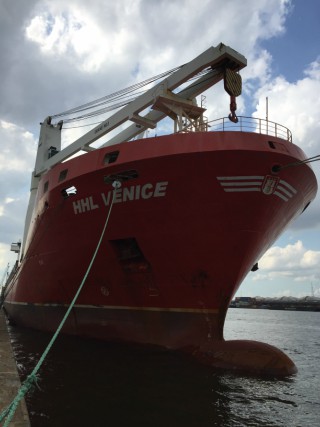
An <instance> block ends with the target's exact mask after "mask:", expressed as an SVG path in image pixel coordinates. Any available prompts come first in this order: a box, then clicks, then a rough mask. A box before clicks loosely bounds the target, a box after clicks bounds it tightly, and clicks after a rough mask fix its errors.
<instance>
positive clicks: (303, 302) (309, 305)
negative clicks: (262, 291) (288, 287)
mask: <svg viewBox="0 0 320 427" xmlns="http://www.w3.org/2000/svg"><path fill="white" fill-rule="evenodd" d="M229 307H230V308H256V309H265V310H291V311H320V298H317V297H304V298H293V297H291V298H288V297H282V298H274V299H273V298H260V297H256V298H251V297H236V298H235V299H234V300H232V301H231V303H230V305H229Z"/></svg>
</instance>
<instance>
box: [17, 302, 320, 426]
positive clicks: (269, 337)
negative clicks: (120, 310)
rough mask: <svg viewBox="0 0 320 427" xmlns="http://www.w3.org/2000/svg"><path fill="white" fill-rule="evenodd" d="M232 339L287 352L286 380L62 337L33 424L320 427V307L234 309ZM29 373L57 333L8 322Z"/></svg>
mask: <svg viewBox="0 0 320 427" xmlns="http://www.w3.org/2000/svg"><path fill="white" fill-rule="evenodd" d="M225 337H226V339H248V338H249V339H255V340H260V341H264V342H267V343H269V344H273V345H275V346H277V347H279V348H281V349H282V350H284V351H285V352H286V353H287V354H288V355H289V356H290V357H291V358H292V359H293V360H294V362H295V363H296V365H297V366H298V369H299V372H298V374H296V375H295V376H293V377H291V378H289V379H286V380H274V379H261V378H256V377H248V376H235V375H232V374H228V373H223V372H219V371H215V370H214V369H212V368H210V367H207V366H202V365H200V364H198V363H196V362H195V361H194V360H192V359H191V358H190V357H188V356H186V355H182V354H179V353H176V352H169V351H165V350H161V349H155V348H149V347H141V346H132V345H124V344H121V345H120V344H110V343H103V342H98V341H93V340H83V339H79V338H76V337H66V336H60V337H59V338H58V340H57V342H56V343H55V345H54V347H53V348H52V350H51V351H50V353H49V354H48V357H47V359H46V361H45V363H44V365H43V366H42V368H41V371H40V379H39V387H40V389H37V388H35V389H34V390H33V391H32V392H30V393H29V395H28V396H27V399H26V400H27V405H28V409H29V413H30V418H31V422H32V427H36V426H39V427H40V426H41V427H42V426H55V427H56V426H59V427H63V426H68V427H70V426H90V427H92V426H93V427H100V426H101V427H104V426H112V427H126V426H130V427H134V426H139V427H158V426H159V427H160V426H161V427H163V426H170V427H171V426H184V427H189V426H190V427H191V426H192V427H206V426H224V427H229V426H230V427H234V426H268V427H272V426H290V427H298V426H301V427H306V426H308V427H313V426H314V427H318V426H319V425H320V386H319V383H320V372H319V366H318V365H319V360H320V358H319V356H320V313H312V312H291V311H272V310H246V309H230V310H229V312H228V316H227V321H226V326H225ZM11 338H12V342H13V346H14V350H15V355H16V358H17V362H18V366H19V368H20V371H21V374H22V375H27V374H29V373H30V372H31V370H32V368H33V367H34V366H35V363H36V362H37V360H38V359H39V357H40V355H41V353H42V351H43V350H44V348H45V347H46V345H47V343H48V342H49V340H50V338H51V335H50V334H46V333H41V332H37V331H30V330H25V329H21V328H11Z"/></svg>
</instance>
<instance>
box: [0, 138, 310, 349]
mask: <svg viewBox="0 0 320 427" xmlns="http://www.w3.org/2000/svg"><path fill="white" fill-rule="evenodd" d="M269 139H270V137H268V136H263V135H257V134H251V133H249V134H246V133H235V132H230V133H226V132H221V133H220V132H214V133H196V134H181V135H174V136H165V137H158V138H153V139H149V140H141V141H136V142H134V143H125V144H122V145H120V146H114V147H111V148H110V147H109V148H107V149H101V150H97V151H96V152H94V153H89V154H87V155H86V156H82V157H79V158H77V159H73V160H70V161H69V162H66V163H63V164H59V165H57V166H56V167H55V168H53V169H52V170H51V171H49V173H47V175H45V176H44V177H43V178H42V182H43V183H42V185H40V188H41V191H39V194H38V196H37V204H36V211H35V212H34V216H33V221H32V227H31V231H30V233H29V237H28V243H27V247H26V250H25V254H24V257H23V260H22V263H21V266H20V268H19V270H18V272H17V274H16V276H15V278H14V279H13V281H12V283H11V284H10V286H9V287H8V292H7V296H6V302H5V307H6V310H7V312H8V313H9V315H10V317H11V318H13V320H15V321H17V322H18V323H20V324H23V325H25V326H29V327H36V328H41V329H46V330H53V329H55V328H56V326H57V324H58V322H59V319H60V318H61V317H62V314H63V312H64V310H65V306H66V305H68V304H69V303H70V301H71V300H72V298H73V296H74V294H75V292H76V290H77V288H78V287H79V285H80V283H81V280H82V278H83V276H84V274H85V272H86V269H87V267H88V265H89V263H90V261H91V258H92V255H93V252H94V250H95V247H96V245H97V242H98V239H99V237H100V234H101V231H102V227H103V224H104V221H105V219H106V216H107V214H108V211H109V208H110V200H111V195H112V191H113V189H112V186H111V184H112V180H114V179H116V178H117V179H118V178H119V177H122V179H123V183H122V187H121V189H119V190H117V192H116V195H115V203H114V205H113V209H112V213H111V216H110V220H109V224H108V228H107V230H106V233H105V236H104V239H103V242H102V245H101V247H100V250H99V252H98V255H97V258H96V260H95V262H94V264H93V267H92V269H91V271H90V274H89V276H88V278H87V280H86V283H85V286H84V288H83V290H82V292H81V294H80V296H79V298H78V301H77V306H76V307H75V309H74V310H73V313H72V315H71V317H70V319H69V323H68V325H67V326H66V327H65V332H68V333H73V334H79V335H85V336H92V337H97V338H102V339H124V340H129V341H136V342H141V343H150V344H159V345H163V346H166V347H169V348H201V347H203V348H205V347H206V345H207V344H208V343H210V342H223V324H224V318H225V313H226V310H227V307H228V305H229V302H230V300H231V299H232V297H233V295H234V294H235V292H236V290H237V289H238V287H239V285H240V283H241V282H242V280H243V279H244V277H245V276H246V275H247V274H248V272H249V271H250V269H251V268H252V266H253V265H254V264H255V263H256V262H257V261H258V260H259V258H260V257H261V256H262V255H263V253H264V252H265V251H266V250H267V249H268V248H269V247H270V246H271V245H272V243H273V242H274V241H275V240H276V239H277V238H278V237H279V235H280V234H281V233H282V231H283V230H284V229H285V227H286V226H287V225H288V224H289V223H290V222H291V221H292V220H293V219H294V218H295V217H296V216H297V215H299V214H300V213H301V212H302V211H303V209H304V208H305V206H306V205H307V204H308V203H309V202H310V201H311V200H312V199H313V198H314V197H315V193H316V188H317V185H316V180H315V177H314V174H313V172H312V170H311V169H310V168H309V166H307V165H303V166H299V167H295V168H286V169H283V170H281V171H280V172H279V173H274V172H272V171H273V170H275V169H274V166H278V165H280V166H281V165H285V164H288V163H293V162H296V161H299V160H303V159H304V158H305V156H304V153H303V152H302V151H301V150H300V149H299V148H298V147H296V146H294V145H293V144H290V143H287V142H285V141H283V140H278V139H277V138H273V143H272V146H271V145H270V144H269ZM274 147H276V148H274ZM110 153H117V154H116V156H117V160H116V161H115V162H112V163H106V160H105V159H106V158H107V159H109V158H110V156H109V154H110ZM108 156H109V157H108ZM65 170H67V173H65V175H66V178H65V179H63V180H61V179H60V178H61V175H62V172H63V171H65ZM59 179H60V182H59ZM71 186H74V187H75V188H76V189H77V194H76V195H70V196H69V197H63V194H64V196H66V194H65V192H63V190H65V189H68V188H70V187H71ZM60 315H61V317H60Z"/></svg>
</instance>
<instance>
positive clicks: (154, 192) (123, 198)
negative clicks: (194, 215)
mask: <svg viewBox="0 0 320 427" xmlns="http://www.w3.org/2000/svg"><path fill="white" fill-rule="evenodd" d="M167 186H168V181H162V182H157V183H156V184H151V183H147V184H144V185H131V186H130V187H120V188H118V189H116V190H110V191H108V192H107V193H101V199H102V205H103V206H109V205H110V203H111V200H112V194H113V191H114V201H113V203H124V202H129V201H133V200H140V199H142V200H148V199H151V198H152V197H164V196H165V195H166V192H167ZM99 208H100V205H99V203H97V202H96V201H94V199H93V196H88V197H85V198H83V199H80V200H77V201H75V202H73V211H74V213H75V214H79V213H84V212H89V211H92V210H95V209H99Z"/></svg>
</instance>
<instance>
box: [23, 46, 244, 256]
mask: <svg viewBox="0 0 320 427" xmlns="http://www.w3.org/2000/svg"><path fill="white" fill-rule="evenodd" d="M246 65H247V61H246V58H245V57H244V56H243V55H241V54H240V53H238V52H236V51H235V50H233V49H232V48H230V47H228V46H226V45H224V44H223V43H220V44H219V45H217V46H216V47H210V48H209V49H207V50H206V51H204V52H203V53H202V54H200V55H199V56H197V57H196V58H194V59H193V60H191V61H190V62H188V63H186V64H184V65H182V66H181V67H179V68H178V69H176V70H175V71H173V72H172V73H171V74H170V75H169V76H168V77H166V78H164V79H163V80H162V81H160V82H159V83H158V84H156V85H155V86H153V87H152V88H151V89H149V90H147V91H146V92H145V93H144V94H142V95H140V96H138V97H137V98H136V99H134V100H133V101H132V102H130V103H129V104H127V105H126V106H124V107H123V108H121V109H120V110H119V111H117V112H116V113H114V114H113V115H111V116H110V117H108V118H107V119H106V120H104V121H102V122H101V123H100V124H98V125H97V126H95V127H94V128H93V129H91V130H90V131H89V132H87V133H86V134H84V135H83V136H81V137H80V138H79V139H77V140H76V141H74V142H73V143H71V144H70V145H68V146H67V147H65V148H64V149H61V129H62V126H63V122H62V121H60V122H58V123H57V124H52V120H51V117H47V118H46V119H45V120H44V121H43V123H41V129H40V137H39V143H38V150H37V156H36V162H35V169H34V171H33V173H32V177H31V187H30V199H29V205H28V209H27V215H26V221H25V228H24V236H23V247H22V251H21V253H22V256H23V252H24V243H25V241H26V236H27V233H28V229H29V225H30V221H31V217H32V212H33V208H34V204H35V199H36V194H37V190H38V185H39V182H40V178H41V176H42V175H43V174H44V173H45V172H47V171H48V170H49V169H51V168H52V167H54V165H56V164H58V163H61V162H63V161H66V160H68V159H69V158H70V157H71V156H74V155H75V154H76V153H78V152H80V151H85V152H89V151H92V150H95V149H96V148H94V147H92V146H91V144H92V143H94V142H95V141H97V140H98V139H100V138H101V137H103V136H104V135H106V134H107V133H109V132H111V131H112V130H114V129H115V128H117V127H119V126H121V125H122V124H123V123H124V122H126V121H128V120H129V121H131V122H133V124H131V125H130V126H128V127H127V128H126V129H124V130H122V131H120V132H119V133H118V134H117V135H116V136H114V137H112V138H111V139H109V140H108V141H107V142H106V143H104V144H103V145H102V146H101V147H104V146H108V145H114V144H118V143H122V142H125V141H130V140H131V139H132V138H134V137H136V136H137V135H139V134H142V133H144V132H145V131H146V130H147V129H150V128H155V127H156V125H157V123H158V122H159V121H160V120H162V119H164V118H165V117H168V116H169V117H171V118H172V119H173V120H174V121H175V132H177V131H182V130H183V126H184V122H185V121H187V122H188V123H189V126H190V127H191V128H193V129H194V130H200V131H202V130H205V123H204V121H203V112H204V111H205V109H204V108H202V107H199V106H197V104H196V102H195V98H196V97H197V96H198V95H200V94H201V93H203V92H204V91H205V90H207V89H208V88H210V87H211V86H213V85H214V84H216V83H218V82H219V81H220V80H222V79H224V78H225V75H226V71H227V70H228V71H229V72H231V73H233V76H234V81H231V89H230V88H229V90H228V89H227V88H226V80H227V79H226V78H225V89H226V91H227V92H228V93H230V94H232V93H233V92H232V91H233V89H232V87H233V86H237V85H238V93H239V84H236V83H237V79H236V76H238V77H239V78H240V76H239V75H238V74H236V73H237V72H238V71H239V70H241V69H242V68H244V67H245V66H246ZM204 70H206V72H205V73H204V74H202V75H199V73H201V72H203V71H204ZM190 79H192V81H191V82H189V80H190ZM182 85H184V87H183V88H181V86H182ZM240 85H241V83H240ZM174 90H177V93H174ZM230 90H231V92H230ZM240 91H241V89H240ZM234 95H236V93H234ZM148 107H152V108H151V110H150V111H149V112H148V113H146V114H145V115H144V116H143V115H141V114H140V113H143V111H144V110H146V109H147V108H148ZM101 147H99V148H101Z"/></svg>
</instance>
